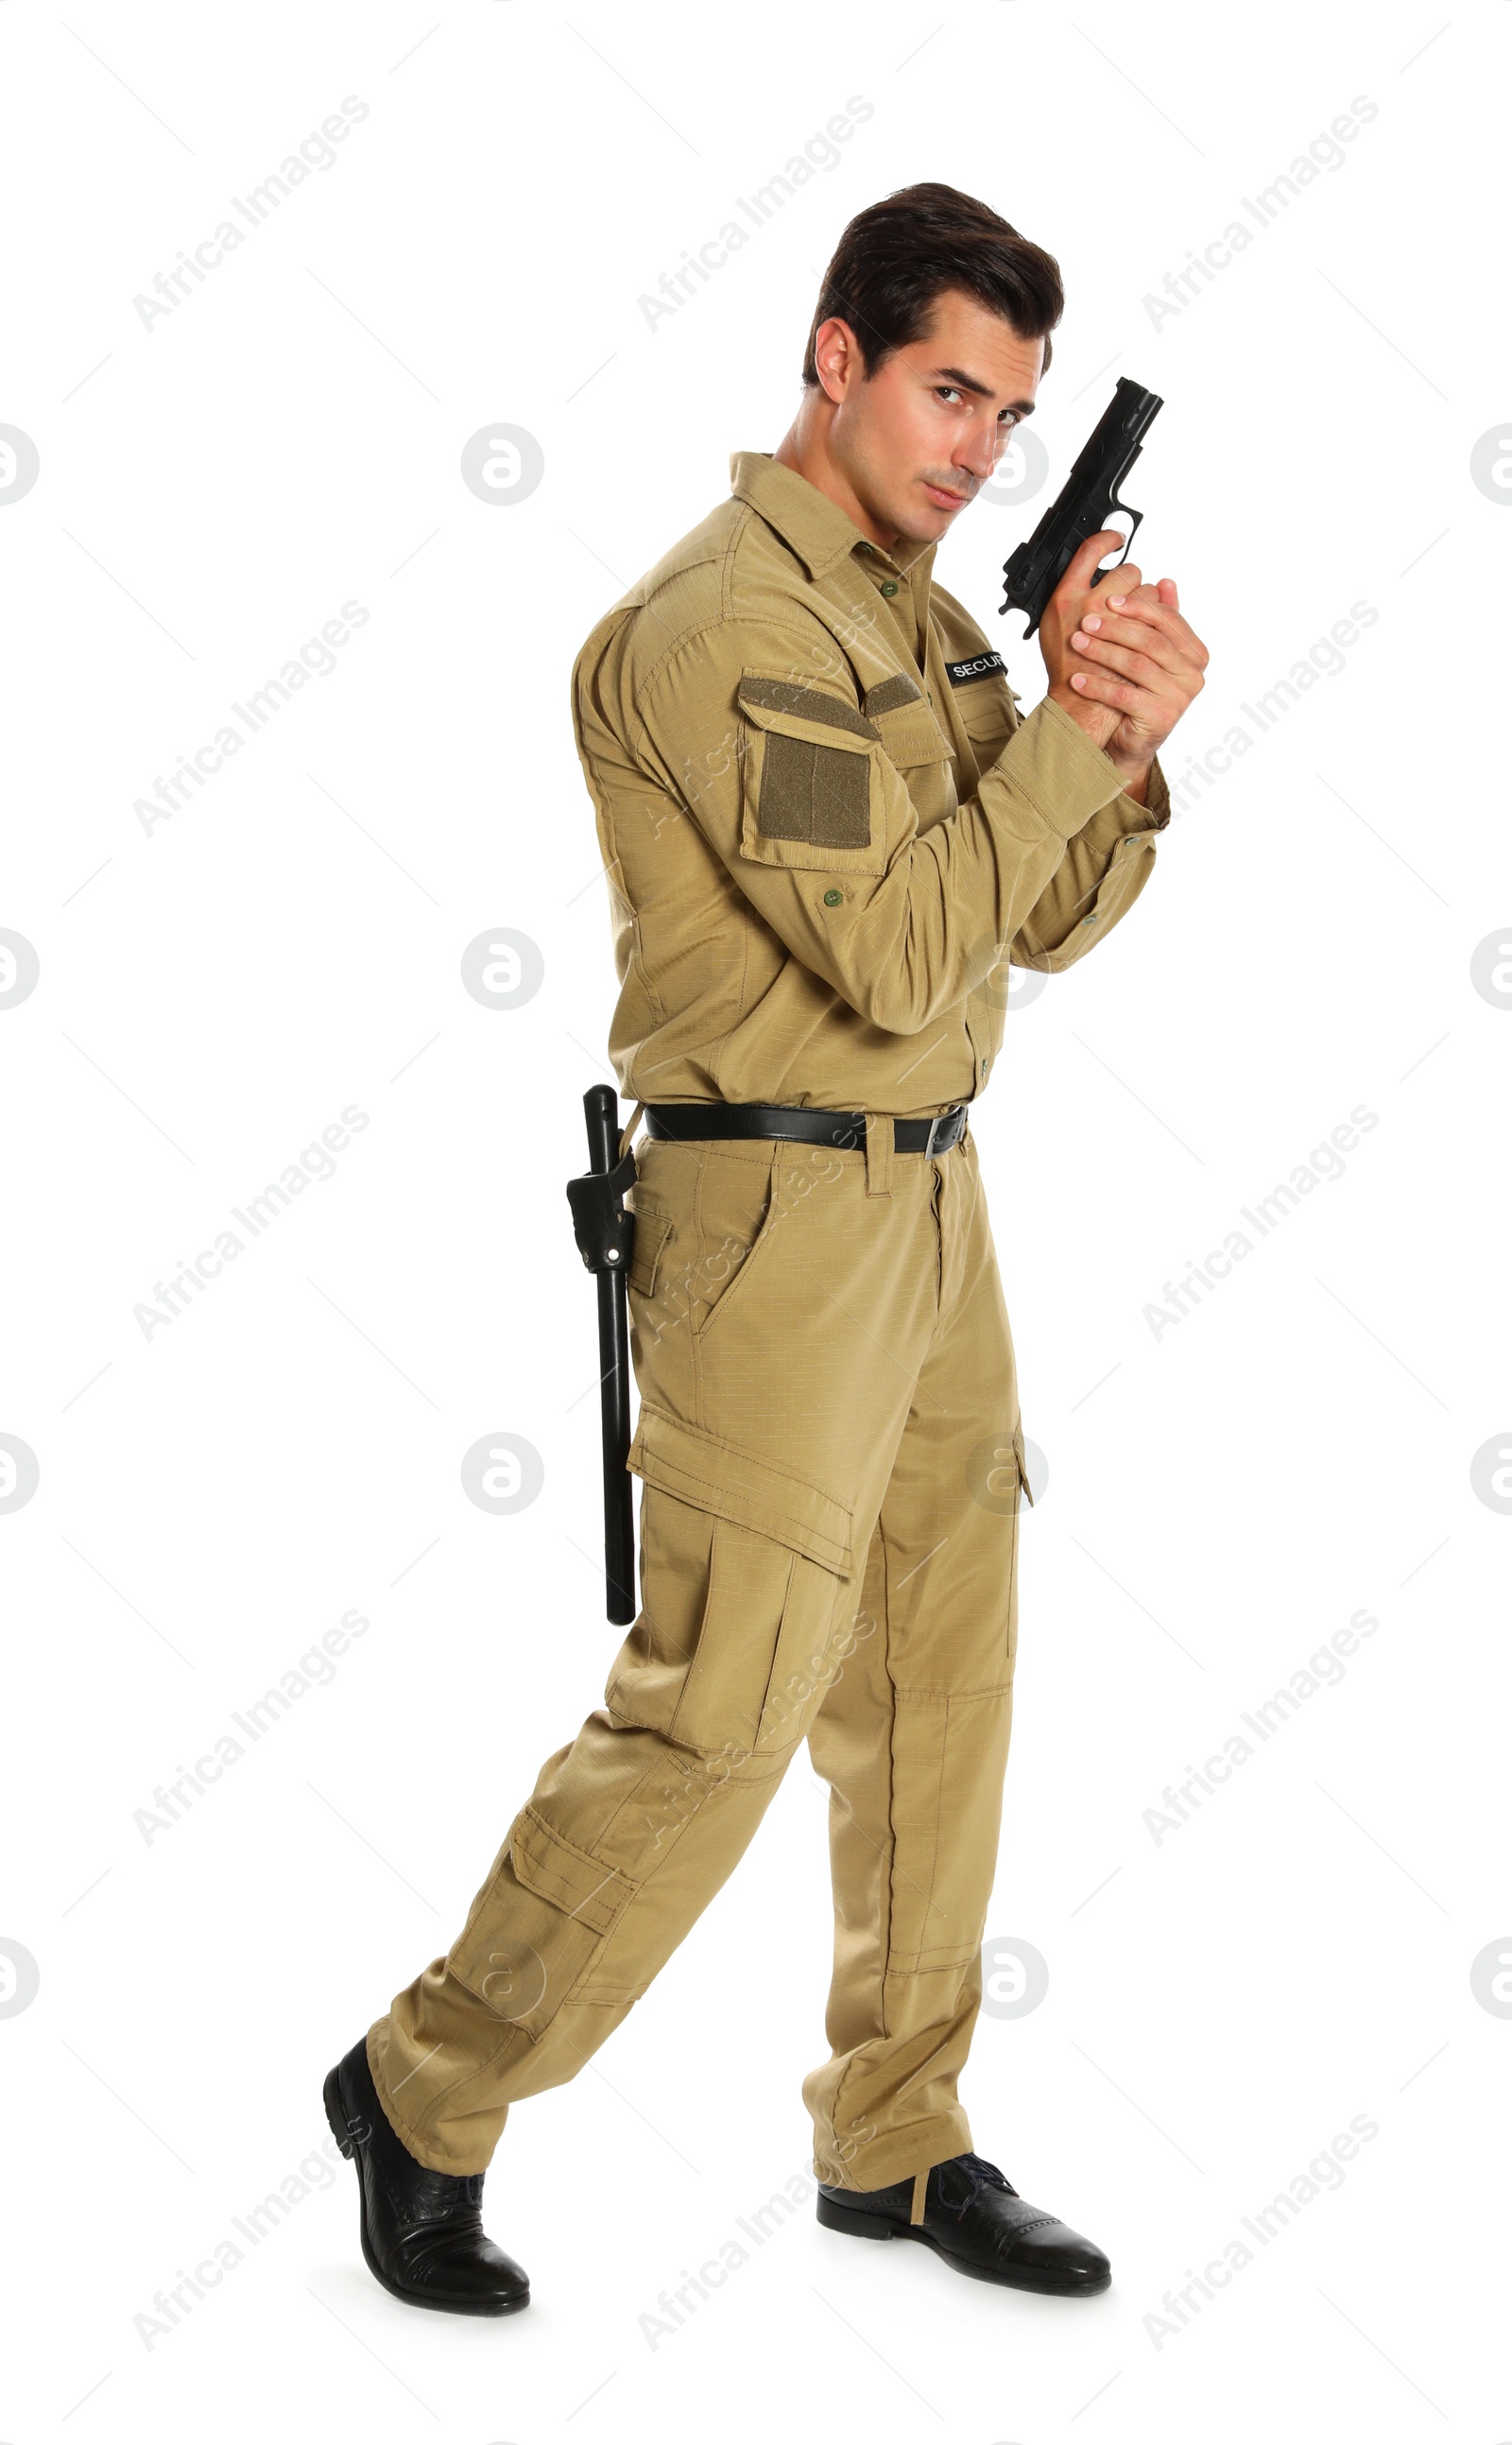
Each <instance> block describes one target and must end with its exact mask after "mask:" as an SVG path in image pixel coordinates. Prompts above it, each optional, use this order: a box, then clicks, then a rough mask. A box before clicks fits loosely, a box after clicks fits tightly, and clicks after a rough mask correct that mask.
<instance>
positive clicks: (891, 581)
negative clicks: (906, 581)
mask: <svg viewBox="0 0 1512 2445" xmlns="http://www.w3.org/2000/svg"><path fill="white" fill-rule="evenodd" d="M882 590H883V592H884V594H896V593H897V591H898V581H897V579H896V578H895V577H885V578H884V579H883V581H882Z"/></svg>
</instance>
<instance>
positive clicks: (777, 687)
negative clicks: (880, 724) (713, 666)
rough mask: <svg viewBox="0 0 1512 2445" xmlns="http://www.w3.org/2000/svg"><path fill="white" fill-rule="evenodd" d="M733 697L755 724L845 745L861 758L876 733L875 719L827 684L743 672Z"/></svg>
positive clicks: (791, 735)
mask: <svg viewBox="0 0 1512 2445" xmlns="http://www.w3.org/2000/svg"><path fill="white" fill-rule="evenodd" d="M736 697H737V702H738V704H739V707H740V710H741V712H742V713H743V714H745V715H746V716H747V718H748V719H750V720H752V721H754V722H756V725H757V727H758V728H760V729H762V730H775V731H779V732H781V733H782V735H783V736H784V737H788V738H802V739H805V740H807V741H808V743H809V744H810V745H811V746H817V747H848V748H852V749H853V750H854V751H855V753H856V754H857V755H859V756H865V755H867V754H868V753H869V751H870V750H871V749H872V748H873V747H874V746H875V745H876V743H877V740H878V738H879V737H880V736H881V733H880V732H879V731H878V729H877V725H876V723H875V722H873V721H868V719H867V717H866V715H865V714H864V713H858V712H857V710H856V708H855V706H854V705H853V704H850V703H848V702H847V700H846V699H845V698H843V697H838V696H832V695H831V693H830V691H829V690H828V689H827V688H814V687H806V686H805V685H804V683H803V681H801V680H786V679H778V678H776V677H775V675H774V674H772V673H771V672H768V671H756V670H745V671H742V672H741V674H740V684H739V686H738V687H737V690H736Z"/></svg>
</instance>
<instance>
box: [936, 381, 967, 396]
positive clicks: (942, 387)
mask: <svg viewBox="0 0 1512 2445" xmlns="http://www.w3.org/2000/svg"><path fill="white" fill-rule="evenodd" d="M935 397H936V399H959V398H960V397H961V393H960V391H959V390H958V389H957V388H956V385H955V383H936V384H935Z"/></svg>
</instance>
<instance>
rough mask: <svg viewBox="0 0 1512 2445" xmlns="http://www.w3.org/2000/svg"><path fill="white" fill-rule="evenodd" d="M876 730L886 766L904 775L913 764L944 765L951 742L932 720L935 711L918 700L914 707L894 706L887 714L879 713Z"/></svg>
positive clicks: (909, 705) (908, 705) (922, 700)
mask: <svg viewBox="0 0 1512 2445" xmlns="http://www.w3.org/2000/svg"><path fill="white" fill-rule="evenodd" d="M877 728H878V729H879V731H880V732H881V733H882V752H883V754H884V756H886V757H887V761H888V763H889V764H896V765H897V767H898V769H899V770H900V772H906V771H907V770H908V768H909V766H910V765H913V764H943V762H944V761H945V758H946V757H947V756H948V755H949V754H950V741H949V739H948V738H947V737H945V734H944V732H943V730H942V729H941V727H940V724H939V722H938V721H937V720H936V719H935V717H934V708H933V706H932V705H929V704H926V703H925V701H924V698H923V697H920V698H919V700H918V701H917V703H909V704H900V705H895V706H894V707H893V708H892V710H891V711H890V712H887V713H879V714H878V716H877Z"/></svg>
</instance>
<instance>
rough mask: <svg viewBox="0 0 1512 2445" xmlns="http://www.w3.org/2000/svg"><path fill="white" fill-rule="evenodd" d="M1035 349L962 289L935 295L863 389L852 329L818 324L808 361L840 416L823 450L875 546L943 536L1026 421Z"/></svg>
mask: <svg viewBox="0 0 1512 2445" xmlns="http://www.w3.org/2000/svg"><path fill="white" fill-rule="evenodd" d="M1044 353H1045V344H1044V342H1043V340H1025V339H1021V338H1020V337H1019V335H1018V333H1017V331H1016V330H1015V329H1014V328H1013V327H1012V325H1011V324H1008V323H1005V322H1004V321H1003V319H1002V316H1001V315H1000V314H993V313H990V312H989V311H988V309H987V308H986V307H985V306H982V305H980V304H979V302H978V300H977V299H976V298H975V297H969V296H967V295H966V294H965V292H964V291H963V290H961V289H944V290H943V291H942V293H941V294H940V296H939V297H937V298H936V300H935V303H934V313H933V320H932V322H931V325H930V327H929V329H928V331H927V332H926V333H925V335H924V338H923V339H922V340H915V341H912V342H910V344H909V345H908V346H907V347H905V348H899V349H897V350H896V351H895V352H894V354H893V355H891V356H890V357H888V359H887V363H886V364H884V365H883V366H882V368H881V369H880V371H879V372H878V373H876V374H874V375H873V377H872V379H871V380H870V382H867V381H865V380H863V377H862V366H861V360H860V356H859V353H858V351H857V348H856V345H855V339H854V335H853V333H852V332H851V331H850V329H849V326H848V325H847V324H845V323H843V322H841V321H840V320H839V319H838V318H835V319H834V320H832V321H831V322H829V323H825V324H823V325H821V327H820V328H819V331H818V333H817V334H816V358H817V363H818V365H819V370H820V374H821V377H822V378H823V379H824V383H825V388H826V390H827V391H828V392H829V395H830V397H831V400H832V401H834V402H835V405H836V407H837V409H838V413H837V415H836V416H835V419H834V422H833V425H832V427H831V434H830V448H831V452H832V454H833V456H834V457H835V458H836V460H837V461H838V462H839V464H840V466H841V468H842V469H843V471H844V473H845V476H846V477H847V479H848V481H849V484H850V486H851V488H852V490H853V491H854V493H855V495H856V497H857V499H858V501H859V502H860V503H861V504H862V506H863V508H864V509H865V510H866V511H867V512H868V514H869V516H870V518H871V519H872V521H873V523H874V525H875V527H876V529H877V533H876V536H875V540H876V541H878V542H879V543H886V544H887V545H889V546H890V545H891V543H892V542H893V541H894V540H898V539H902V540H907V541H910V542H913V543H918V544H928V543H937V542H938V541H939V540H940V537H941V536H942V535H943V534H944V532H946V530H947V528H949V527H950V526H951V525H952V524H953V523H954V521H955V520H956V519H957V518H958V517H959V516H960V514H961V511H962V509H963V508H964V507H965V505H966V503H967V502H968V501H969V500H972V499H974V498H975V496H976V495H977V494H978V492H979V491H980V488H981V486H982V485H983V484H985V483H986V482H987V481H988V480H989V478H990V477H991V476H992V474H993V471H994V469H995V468H996V467H997V464H998V461H999V458H1000V457H1001V456H1002V454H1003V451H1004V450H1005V449H1006V447H1007V444H1008V438H1009V435H1010V434H1011V433H1012V432H1013V429H1014V427H1015V425H1016V424H1018V423H1020V422H1021V421H1022V420H1023V419H1024V418H1025V417H1026V416H1029V415H1032V414H1033V412H1034V402H1035V393H1036V389H1037V387H1038V383H1039V374H1040V367H1041V365H1042V364H1043V360H1044Z"/></svg>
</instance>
